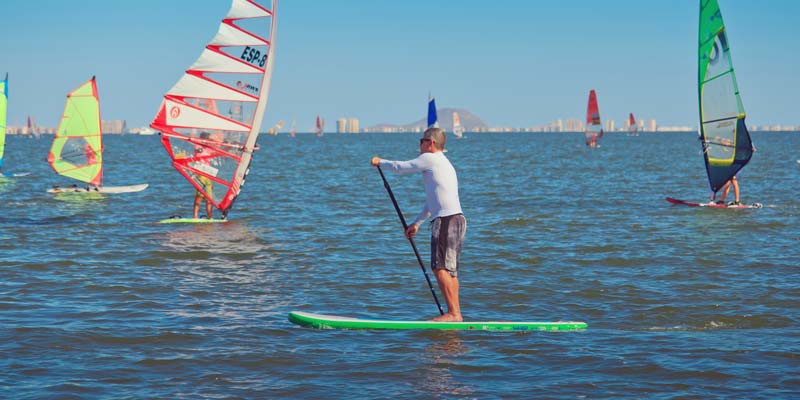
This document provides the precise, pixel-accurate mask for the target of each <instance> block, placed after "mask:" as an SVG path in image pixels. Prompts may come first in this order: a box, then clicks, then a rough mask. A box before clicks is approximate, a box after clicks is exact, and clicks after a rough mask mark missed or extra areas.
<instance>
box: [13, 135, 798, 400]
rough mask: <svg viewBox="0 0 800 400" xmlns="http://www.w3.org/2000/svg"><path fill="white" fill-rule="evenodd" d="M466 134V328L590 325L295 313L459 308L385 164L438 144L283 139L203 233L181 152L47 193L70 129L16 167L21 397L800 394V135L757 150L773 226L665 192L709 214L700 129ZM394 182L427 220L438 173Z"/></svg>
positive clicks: (137, 139)
mask: <svg viewBox="0 0 800 400" xmlns="http://www.w3.org/2000/svg"><path fill="white" fill-rule="evenodd" d="M466 136H467V137H466V138H465V139H461V140H456V139H454V138H453V137H452V136H450V140H449V142H448V144H447V148H448V150H449V151H448V153H447V157H448V158H450V160H451V161H452V162H453V164H454V165H455V167H456V169H457V171H458V175H459V183H460V195H461V202H462V207H463V209H464V211H465V214H466V217H467V220H468V230H467V238H466V242H465V245H464V252H463V256H462V265H461V270H460V274H459V277H460V282H461V303H462V309H463V313H464V316H465V318H467V319H471V320H542V321H553V320H577V321H585V322H587V323H588V324H589V328H588V329H587V330H585V331H581V332H570V333H541V332H529V333H496V332H431V331H402V332H400V331H396V332H392V331H331V330H328V331H320V330H314V329H309V328H303V327H299V326H295V325H292V324H291V323H290V322H288V321H287V319H286V316H287V313H288V312H289V311H292V310H300V311H309V312H321V313H329V314H336V315H342V316H352V317H362V318H384V319H400V320H411V319H427V318H431V317H434V316H435V315H436V314H437V309H436V306H435V304H434V302H433V300H432V298H431V295H430V292H429V290H428V288H427V284H426V283H425V278H424V276H423V274H422V271H421V270H420V268H419V265H418V264H417V261H416V259H415V258H414V255H413V252H412V250H411V247H410V245H409V243H408V242H407V241H406V240H405V238H404V237H403V236H402V229H401V226H400V222H399V219H398V218H397V215H396V214H395V211H394V209H393V206H392V203H391V201H390V200H389V197H388V195H387V193H386V190H385V189H384V187H383V183H382V181H381V179H380V176H379V175H378V173H377V171H376V170H375V168H373V167H371V166H369V160H370V158H371V157H372V156H376V155H377V156H381V157H384V158H387V159H411V158H413V157H415V156H416V154H417V151H418V149H419V148H418V137H419V134H413V133H409V134H348V135H345V134H332V133H329V134H326V135H325V136H322V137H316V136H314V135H312V134H302V133H301V134H298V135H297V137H295V138H290V137H288V136H286V135H279V136H269V135H263V136H262V137H261V138H260V139H259V145H260V150H259V151H257V153H256V154H255V157H254V160H253V164H252V166H251V173H250V175H249V178H248V180H247V182H246V184H245V186H244V188H243V190H242V194H241V196H240V198H239V199H238V200H237V201H236V203H235V206H234V208H233V210H232V211H231V213H230V216H229V217H230V219H231V221H230V222H228V223H226V224H210V225H208V224H205V225H185V226H179V225H160V224H157V223H156V222H157V221H158V220H160V219H163V218H166V217H169V216H171V215H182V216H189V215H190V214H191V206H192V201H193V198H194V190H193V189H192V188H191V187H190V185H189V184H188V183H187V182H185V181H184V180H183V178H182V177H181V176H180V175H179V174H178V173H177V172H176V171H175V170H174V169H173V168H172V167H171V166H170V161H169V159H168V156H167V154H166V152H165V151H164V149H163V148H162V146H161V143H160V141H159V137H158V136H130V135H126V136H115V135H107V136H106V137H105V138H104V140H105V142H104V145H105V149H106V151H105V153H104V161H105V165H104V169H105V184H106V185H111V186H117V185H132V184H139V183H149V184H150V187H149V188H148V189H147V190H145V191H143V192H139V193H129V194H118V195H99V194H94V195H91V196H85V195H83V196H82V195H74V194H73V195H69V194H62V195H53V194H48V193H45V191H46V190H47V189H48V188H49V187H50V186H51V185H53V184H60V185H69V184H71V183H72V182H71V181H70V180H68V179H67V178H62V177H59V176H57V175H55V174H54V173H53V172H52V170H50V168H49V166H48V165H47V162H46V156H47V151H48V148H49V146H50V136H42V138H41V139H40V140H35V139H29V138H21V137H15V136H10V137H9V138H8V140H7V143H6V159H5V164H4V172H6V173H14V172H30V173H31V175H30V176H27V177H20V178H14V179H5V180H2V181H0V201H1V202H2V204H3V211H2V213H1V214H0V338H1V339H0V355H1V356H2V357H0V397H3V398H15V399H26V398H31V399H32V398H192V399H194V398H314V399H316V398H392V397H401V398H419V399H429V398H576V397H578V398H582V397H587V398H673V397H682V398H687V397H688V398H754V397H756V398H764V397H772V398H791V397H797V396H800V378H798V373H797V372H798V371H800V274H798V263H799V262H800V257H798V255H800V254H799V253H800V251H798V245H800V242H799V240H800V228H798V226H799V224H800V217H799V216H798V213H799V212H800V202H799V201H798V197H797V190H798V187H800V185H799V183H800V165H798V164H797V163H796V162H795V160H797V159H798V158H800V154H798V152H800V150H798V149H800V134H797V133H758V132H757V133H754V134H753V137H754V143H755V144H756V146H757V147H758V151H757V152H756V153H755V155H754V156H753V159H752V162H751V163H750V164H749V165H748V166H747V167H746V168H745V169H744V170H743V171H742V173H741V175H740V178H739V182H740V186H741V189H742V194H741V199H742V201H744V202H760V203H763V204H765V208H762V209H756V210H713V209H704V208H689V207H683V206H674V205H671V204H669V203H667V202H666V201H665V200H664V198H665V197H667V196H671V197H676V198H681V199H685V200H691V201H702V200H705V199H707V198H708V184H707V180H706V177H705V169H704V164H703V161H702V155H701V146H700V144H699V143H698V142H697V140H696V137H695V135H694V134H691V133H659V134H649V133H642V134H641V135H640V136H638V137H628V136H626V135H625V134H613V133H612V134H608V135H606V137H604V138H603V139H601V141H600V147H599V148H597V149H588V148H586V146H585V145H584V144H583V135H582V134H533V133H526V134H523V133H502V134H499V133H498V134H494V133H467V134H466ZM387 179H388V180H389V183H390V184H391V187H392V189H393V191H394V193H395V195H396V196H397V198H398V201H399V204H400V207H401V208H402V209H403V211H404V212H405V214H406V218H408V219H411V218H413V216H415V215H416V214H417V213H418V212H419V210H420V209H421V207H422V204H423V201H424V194H423V191H422V190H423V189H422V182H421V177H420V176H419V175H418V174H411V175H396V174H391V173H387ZM732 196H733V193H731V194H730V197H729V198H730V199H732ZM217 215H219V214H218V213H217ZM426 227H427V225H426V226H424V228H423V229H422V230H421V233H420V234H419V236H418V245H419V248H420V250H421V251H422V255H423V259H424V260H425V261H426V264H427V261H428V254H429V251H428V245H427V231H426V230H425V228H426ZM428 273H429V274H430V271H428ZM431 279H433V277H432V274H431ZM439 297H440V299H442V296H441V294H440V295H439Z"/></svg>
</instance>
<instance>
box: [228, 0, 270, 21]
mask: <svg viewBox="0 0 800 400" xmlns="http://www.w3.org/2000/svg"><path fill="white" fill-rule="evenodd" d="M274 13H275V10H274V9H273V10H272V13H270V12H269V10H265V9H264V8H262V7H259V6H257V5H255V4H253V3H251V2H249V1H246V0H233V3H232V4H231V9H230V10H229V11H228V15H227V16H226V17H225V18H232V19H241V18H265V17H269V16H271V15H273V14H274Z"/></svg>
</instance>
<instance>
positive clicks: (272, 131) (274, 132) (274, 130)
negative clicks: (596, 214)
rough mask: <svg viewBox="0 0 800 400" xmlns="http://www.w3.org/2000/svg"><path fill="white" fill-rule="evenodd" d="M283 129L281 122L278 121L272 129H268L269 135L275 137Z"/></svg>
mask: <svg viewBox="0 0 800 400" xmlns="http://www.w3.org/2000/svg"><path fill="white" fill-rule="evenodd" d="M281 129H283V120H279V121H278V122H276V123H275V125H274V126H273V127H272V128H269V131H268V133H269V134H270V135H277V134H278V133H279V132H280V131H281Z"/></svg>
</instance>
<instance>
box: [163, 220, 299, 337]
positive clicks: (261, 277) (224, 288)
mask: <svg viewBox="0 0 800 400" xmlns="http://www.w3.org/2000/svg"><path fill="white" fill-rule="evenodd" d="M175 228H176V226H175V225H169V226H168V228H167V229H175ZM261 234H262V230H260V229H256V228H251V227H249V226H248V225H247V224H246V223H244V222H240V221H230V222H227V223H219V224H191V225H188V226H183V227H180V228H178V229H175V230H171V231H168V232H167V233H165V234H164V236H163V240H161V241H160V243H161V245H162V246H163V247H164V248H166V249H168V250H169V251H163V252H158V253H159V254H158V255H159V259H160V260H162V262H163V265H164V266H165V267H167V268H169V269H170V270H171V271H174V272H175V276H176V277H177V279H176V281H175V282H174V283H173V287H174V289H175V290H177V291H178V292H180V293H181V296H182V297H183V298H185V299H188V300H189V301H190V302H191V303H192V306H190V307H183V308H178V309H176V310H174V311H171V312H170V314H172V315H175V316H179V317H183V318H216V319H218V320H220V321H221V322H224V323H222V324H221V325H220V326H213V327H211V328H210V329H232V328H234V327H241V326H247V325H250V324H253V323H257V321H258V317H263V318H266V317H267V316H270V315H273V314H275V313H277V311H276V310H278V309H281V308H285V307H288V302H289V301H291V297H290V296H286V295H285V294H281V290H282V286H283V284H284V282H286V280H287V274H286V273H285V269H284V268H281V267H280V266H279V265H278V264H277V261H278V259H277V257H276V256H275V255H274V254H273V253H272V251H271V248H272V247H273V245H271V244H270V243H269V242H267V241H266V240H264V239H263V238H262V237H261ZM211 325H213V324H211Z"/></svg>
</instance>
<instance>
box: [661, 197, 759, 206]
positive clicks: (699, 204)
mask: <svg viewBox="0 0 800 400" xmlns="http://www.w3.org/2000/svg"><path fill="white" fill-rule="evenodd" d="M667 201H668V202H670V203H672V204H677V205H683V206H689V207H708V208H762V207H764V205H763V204H761V203H752V204H739V205H727V204H717V203H711V202H709V203H696V202H693V201H685V200H678V199H673V198H672V197H667Z"/></svg>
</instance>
